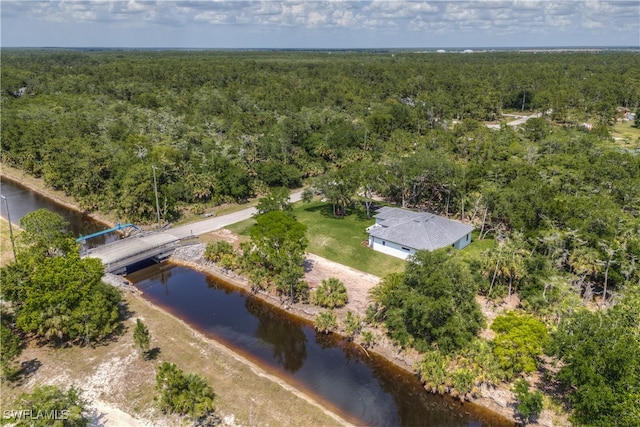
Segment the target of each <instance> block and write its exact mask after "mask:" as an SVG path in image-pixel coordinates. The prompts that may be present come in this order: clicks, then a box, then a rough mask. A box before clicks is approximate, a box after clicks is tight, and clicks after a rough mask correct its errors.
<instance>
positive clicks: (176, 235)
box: [87, 191, 302, 271]
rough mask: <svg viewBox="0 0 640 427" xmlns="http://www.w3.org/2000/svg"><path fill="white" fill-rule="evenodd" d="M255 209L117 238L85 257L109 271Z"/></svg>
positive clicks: (297, 194) (294, 196) (295, 198)
mask: <svg viewBox="0 0 640 427" xmlns="http://www.w3.org/2000/svg"><path fill="white" fill-rule="evenodd" d="M301 198H302V191H296V192H294V193H291V196H290V197H289V200H290V201H291V202H297V201H298V200H300V199H301ZM255 213H256V208H247V209H243V210H241V211H238V212H234V213H230V214H227V215H222V216H219V217H214V218H207V219H203V220H201V221H198V222H193V223H191V224H187V225H183V226H180V227H175V228H170V229H168V230H164V231H161V232H159V233H149V234H145V235H139V236H133V237H130V238H127V239H122V240H118V241H116V242H113V243H109V244H107V245H104V246H100V247H97V248H93V249H91V250H90V251H89V252H88V253H87V256H89V257H92V258H100V259H101V260H102V263H103V264H104V265H105V266H106V267H107V269H108V271H112V270H116V269H118V268H120V267H122V266H123V265H125V264H127V262H129V261H139V260H141V259H146V258H149V257H153V256H158V255H160V254H162V253H163V252H166V250H167V248H169V247H171V245H172V244H174V243H175V242H177V241H179V240H180V239H183V238H186V237H190V236H200V235H201V234H205V233H209V232H211V231H214V230H218V229H220V228H223V227H226V226H227V225H230V224H235V223H236V222H240V221H244V220H245V219H248V218H251V216H252V215H254V214H255Z"/></svg>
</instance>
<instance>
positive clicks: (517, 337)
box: [491, 311, 548, 377]
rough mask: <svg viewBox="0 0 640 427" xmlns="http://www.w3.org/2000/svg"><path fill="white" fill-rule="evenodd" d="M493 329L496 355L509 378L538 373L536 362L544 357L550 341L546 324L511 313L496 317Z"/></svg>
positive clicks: (526, 316)
mask: <svg viewBox="0 0 640 427" xmlns="http://www.w3.org/2000/svg"><path fill="white" fill-rule="evenodd" d="M491 329H493V330H494V331H495V332H496V338H495V340H494V343H495V349H494V353H495V355H496V358H497V359H498V361H499V363H500V367H501V368H502V369H504V371H505V373H506V374H507V375H508V376H511V377H512V376H513V375H515V374H518V373H520V372H526V373H529V372H533V371H535V370H536V367H537V360H536V359H537V357H538V356H540V355H542V352H543V350H544V347H545V345H546V342H547V337H548V333H547V327H546V326H545V325H544V324H543V323H542V322H540V321H539V320H536V319H535V318H533V317H531V316H528V315H519V314H516V313H515V312H513V311H510V312H508V313H507V314H505V315H501V316H498V317H496V319H495V320H494V322H493V324H492V325H491Z"/></svg>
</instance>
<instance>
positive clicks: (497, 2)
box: [0, 0, 640, 49]
mask: <svg viewBox="0 0 640 427" xmlns="http://www.w3.org/2000/svg"><path fill="white" fill-rule="evenodd" d="M0 15H1V22H0V24H1V30H0V37H1V38H0V45H1V46H3V47H111V48H228V49H239V48H267V49H367V48H434V49H447V48H481V47H495V48H501V47H502V48H509V47H563V46H575V47H587V46H632V47H639V46H640V0H621V1H608V0H607V1H605V0H447V1H431V0H429V1H410V0H409V1H408V0H385V1H380V0H367V1H364V0H356V1H342V0H316V1H308V0H307V1H296V0H286V1H281V0H258V1H244V0H205V1H191V0H178V1H167V0H156V1H151V0H126V1H106V0H93V1H68V0H66V1H65V0H54V1H37V0H35V1H34V0H27V1H25V0H21V1H13V0H0Z"/></svg>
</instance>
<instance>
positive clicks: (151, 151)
mask: <svg viewBox="0 0 640 427" xmlns="http://www.w3.org/2000/svg"><path fill="white" fill-rule="evenodd" d="M1 85H2V95H1V96H2V100H1V102H2V130H1V131H2V135H1V136H2V138H1V139H2V161H3V162H4V163H6V164H9V165H12V166H16V167H18V168H20V169H23V170H25V171H27V172H28V173H31V174H33V175H35V176H39V177H42V178H44V180H45V182H46V183H47V184H49V185H51V186H52V187H54V188H57V189H61V190H64V191H66V192H67V193H69V194H71V195H73V196H75V197H76V198H77V199H78V200H79V201H80V202H81V204H82V206H83V207H84V208H86V209H88V210H101V211H111V212H115V213H116V214H117V215H118V216H119V217H120V218H122V219H123V220H125V219H126V220H134V221H150V220H153V218H154V215H155V207H154V193H153V180H152V166H155V167H156V168H157V173H158V184H159V192H160V194H161V199H160V200H161V205H162V206H161V208H162V215H163V217H164V218H165V219H167V220H175V219H178V218H179V217H180V216H181V215H183V214H184V213H185V212H186V211H191V212H192V213H199V212H202V211H203V210H204V209H205V208H206V207H209V206H213V205H216V204H220V203H224V202H226V201H244V200H246V199H248V198H249V197H253V196H259V195H263V194H266V193H267V192H268V190H269V189H270V188H276V187H290V188H293V187H296V186H299V185H301V184H303V183H305V184H309V185H310V186H312V187H313V188H315V189H316V190H317V191H320V192H322V193H323V194H324V196H325V197H326V198H327V199H328V200H329V201H330V202H332V203H333V204H334V212H335V213H336V214H344V213H345V212H346V211H348V210H351V209H354V208H355V207H356V206H365V207H366V208H367V209H368V207H369V206H370V202H371V200H372V196H373V195H374V194H375V195H378V196H381V197H383V198H385V199H386V200H387V201H389V202H392V203H397V204H399V205H402V206H405V207H410V208H420V209H428V210H431V211H435V212H438V213H441V214H445V215H448V216H450V217H453V218H457V219H463V220H465V221H469V222H472V223H474V224H475V225H476V227H477V230H478V233H477V237H479V238H493V239H496V241H497V242H498V244H496V245H495V246H494V247H492V248H490V249H488V250H487V251H486V252H485V253H483V255H482V256H481V257H468V259H467V258H462V257H455V258H447V257H448V255H447V254H445V253H435V254H423V255H420V256H417V257H414V258H413V259H412V260H410V262H409V263H408V264H407V270H406V272H405V273H403V274H397V275H391V276H388V277H386V278H384V280H383V282H382V284H381V286H380V287H379V288H376V291H374V292H373V294H372V300H373V303H374V305H372V307H371V316H370V320H371V321H375V322H380V323H382V324H384V327H385V328H387V330H388V331H389V334H390V336H391V337H392V338H393V339H394V340H395V341H396V342H398V343H399V344H401V345H403V346H412V347H415V348H417V349H419V350H420V351H423V352H426V354H427V355H428V356H429V357H427V358H425V361H424V362H423V363H422V364H421V366H420V367H419V370H420V372H421V375H422V377H423V379H424V380H425V383H426V384H427V385H429V384H431V387H432V388H433V389H434V390H440V389H441V388H442V387H444V384H449V383H448V381H449V380H448V379H446V378H445V377H444V376H443V375H444V372H445V371H447V367H451V366H455V369H456V371H455V373H454V374H453V380H452V381H453V383H454V385H453V386H452V385H451V384H449V385H447V386H446V387H447V388H451V387H453V388H458V389H464V390H465V392H466V391H469V390H471V389H472V388H473V384H474V383H478V382H479V383H482V382H489V383H491V382H497V381H501V380H507V381H511V380H513V379H515V378H517V377H520V376H523V375H527V374H529V373H531V372H533V371H535V370H536V369H538V368H539V367H540V366H541V356H542V354H543V352H546V353H548V355H549V356H551V357H552V358H554V360H556V361H561V362H562V363H561V365H560V366H561V369H559V371H558V373H557V376H553V378H552V381H557V384H560V385H561V386H563V387H566V388H565V390H566V394H567V395H568V396H569V403H570V404H571V405H572V408H573V410H574V420H575V421H576V422H577V423H579V424H586V425H638V424H640V404H639V403H638V402H639V399H640V380H639V378H640V358H639V357H638V354H640V325H639V323H638V322H639V319H638V318H639V316H638V315H637V310H638V309H637V307H638V306H640V300H639V299H638V289H639V288H640V268H639V265H638V264H639V263H640V156H639V155H638V150H639V148H640V139H639V140H637V141H627V142H626V143H620V142H616V141H615V140H614V139H613V138H611V137H610V129H611V125H613V124H614V123H615V122H616V121H617V120H620V119H622V118H624V117H625V114H626V113H627V112H633V113H639V112H640V55H638V54H637V53H631V52H598V53H584V52H582V53H577V52H574V53H557V52H556V53H518V52H488V53H474V54H435V53H409V52H402V51H390V52H339V51H331V52H262V51H257V52H216V51H201V52H200V51H193V52H186V51H179V52H154V51H132V52H125V51H53V50H6V49H5V50H3V51H2V81H1ZM21 88H22V89H21ZM503 113H524V114H533V113H540V114H541V116H540V117H538V118H533V119H530V120H529V121H527V122H526V123H525V124H523V125H521V126H519V127H517V128H514V127H512V126H509V125H506V124H501V125H500V126H499V128H498V129H490V128H488V127H487V126H485V123H486V122H488V121H492V122H494V123H500V122H502V121H503V120H504V119H503V116H502V114H503ZM637 116H638V115H637ZM639 120H640V119H636V126H637V125H638V121H639ZM583 123H586V124H589V125H591V126H592V127H591V126H589V127H591V128H590V129H589V128H587V127H584V126H582V124H583ZM451 278H456V280H455V283H453V282H454V281H453V280H451ZM434 290H437V291H434ZM292 292H293V291H292ZM478 293H479V294H481V295H483V296H485V297H487V298H488V299H490V300H491V299H493V300H499V299H500V298H502V297H503V296H506V295H511V294H517V295H518V296H519V298H520V306H519V307H518V308H519V310H518V312H517V313H515V312H514V313H508V314H505V315H504V316H502V317H499V318H497V319H496V320H495V323H494V324H493V325H492V328H493V330H494V332H495V334H496V338H495V340H493V341H490V342H487V341H483V340H474V339H472V338H471V337H473V336H475V335H476V334H477V332H478V330H479V329H480V328H481V327H482V326H483V319H482V314H481V313H480V311H479V308H478V307H477V306H476V305H475V304H476V303H475V301H474V296H475V295H476V294H478ZM634 310H635V311H634ZM625 313H627V314H625ZM633 313H636V315H633ZM436 318H437V319H436ZM434 319H436V320H437V321H435V320H434ZM522 336H528V337H535V341H536V343H537V344H539V345H535V346H531V345H529V343H527V342H523V340H522ZM577 337H580V339H578V338H577ZM524 341H526V340H524ZM588 360H591V361H592V363H587V361H588ZM480 377H482V379H479V378H480ZM455 384H458V385H457V386H456V385H455ZM554 384H555V383H554ZM557 384H556V385H557ZM527 393H528V391H527V388H526V387H521V394H522V395H523V396H524V397H523V401H525V400H526V399H528V398H529V397H530V396H533V395H529V394H527ZM534 397H535V396H534ZM525 398H526V399H525ZM530 401H531V402H536V401H537V400H536V398H531V399H530ZM533 406H535V405H533ZM529 409H530V408H529ZM527 416H528V415H527ZM614 420H615V421H616V422H613V423H612V421H614Z"/></svg>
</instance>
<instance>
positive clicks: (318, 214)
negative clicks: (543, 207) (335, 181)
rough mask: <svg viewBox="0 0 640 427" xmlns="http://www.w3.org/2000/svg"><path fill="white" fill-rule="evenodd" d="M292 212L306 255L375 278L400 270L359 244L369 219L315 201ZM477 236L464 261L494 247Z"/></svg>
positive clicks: (239, 227)
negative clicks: (306, 244) (300, 227)
mask: <svg viewBox="0 0 640 427" xmlns="http://www.w3.org/2000/svg"><path fill="white" fill-rule="evenodd" d="M293 213H294V215H295V216H296V218H297V219H298V221H300V222H301V223H303V224H305V225H306V226H307V238H308V239H309V247H308V248H307V251H308V252H310V253H313V254H316V255H320V256H321V257H324V258H327V259H330V260H331V261H335V262H338V263H340V264H344V265H348V266H349V267H353V268H356V269H358V270H361V271H364V272H367V273H371V274H374V275H376V276H379V277H383V276H385V275H387V274H388V273H391V272H393V271H403V270H404V264H405V262H404V261H403V260H401V259H398V258H395V257H392V256H391V255H385V254H382V253H380V252H374V251H373V250H371V249H369V248H368V247H366V246H363V244H362V243H363V242H365V241H367V240H368V235H367V233H366V232H365V228H367V227H368V226H370V225H372V224H373V223H374V222H375V221H374V219H373V218H366V217H364V216H360V215H358V214H357V213H351V214H349V215H347V216H346V217H336V216H334V215H333V213H332V209H331V204H329V203H322V202H319V201H314V202H312V203H308V204H305V203H302V202H298V203H295V204H294V205H293ZM253 224H254V220H253V219H248V220H246V221H242V222H239V223H236V224H233V225H230V226H228V227H226V228H227V229H229V230H231V231H233V232H234V233H236V234H239V235H241V236H248V235H249V228H251V226H252V225H253ZM477 235H478V232H475V233H474V236H473V241H472V242H471V244H470V245H469V246H467V247H466V248H464V249H463V250H462V251H460V252H459V255H460V256H461V257H462V258H463V259H464V260H466V261H469V260H471V259H474V258H475V259H480V258H481V257H482V252H483V251H485V250H486V249H490V248H492V247H493V246H494V245H495V240H493V239H485V240H481V241H478V240H476V239H477Z"/></svg>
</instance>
